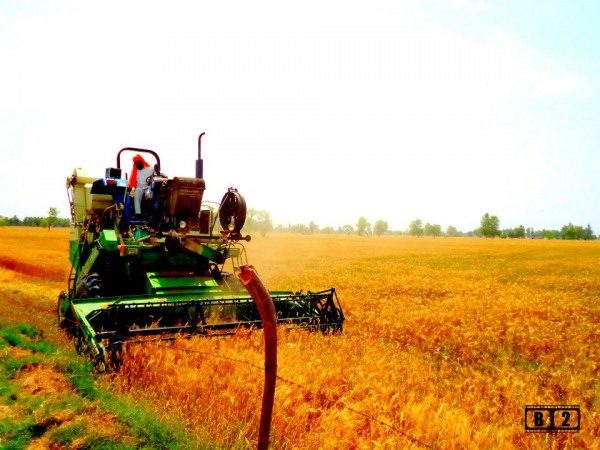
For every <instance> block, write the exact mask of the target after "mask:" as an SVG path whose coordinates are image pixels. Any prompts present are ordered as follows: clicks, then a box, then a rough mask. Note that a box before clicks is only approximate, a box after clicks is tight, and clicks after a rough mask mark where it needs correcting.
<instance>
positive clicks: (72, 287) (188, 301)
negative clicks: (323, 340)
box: [58, 169, 344, 368]
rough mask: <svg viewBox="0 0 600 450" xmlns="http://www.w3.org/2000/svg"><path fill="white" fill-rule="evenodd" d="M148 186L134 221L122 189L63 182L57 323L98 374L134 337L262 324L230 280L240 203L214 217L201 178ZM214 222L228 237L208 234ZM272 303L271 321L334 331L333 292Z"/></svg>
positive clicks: (281, 296) (242, 260) (241, 254)
mask: <svg viewBox="0 0 600 450" xmlns="http://www.w3.org/2000/svg"><path fill="white" fill-rule="evenodd" d="M116 170H120V169H107V173H109V172H111V173H112V171H116ZM118 173H120V172H118ZM156 179H157V180H159V181H157V183H156V187H155V188H154V192H153V193H152V195H153V202H152V209H151V210H150V212H149V214H148V215H147V216H146V217H142V218H141V219H136V220H133V219H128V218H127V217H128V214H127V213H126V212H127V208H131V207H132V205H131V204H130V201H129V198H128V195H127V193H126V194H125V195H123V192H124V191H123V189H124V188H122V186H126V181H124V180H122V179H112V178H106V179H98V180H95V181H92V180H93V179H92V178H90V177H87V176H84V175H82V171H81V169H76V170H75V172H74V175H73V176H72V177H71V178H70V179H68V180H67V186H68V191H69V198H70V199H71V202H70V206H71V213H72V219H73V226H72V228H71V238H70V246H69V260H70V262H71V265H72V270H71V275H70V277H69V286H68V291H67V292H64V293H61V295H60V296H59V301H58V317H59V321H60V323H61V325H63V326H64V327H65V328H67V329H68V330H69V332H70V333H71V334H72V335H73V336H74V337H75V339H76V347H77V349H78V350H79V351H80V352H86V353H89V354H90V355H91V357H92V358H93V360H94V361H95V363H96V364H97V365H98V367H100V368H104V367H106V364H107V363H108V362H109V359H110V355H114V354H115V353H118V350H119V348H120V346H121V345H122V344H123V342H126V341H130V340H132V339H135V340H138V339H139V340H143V339H145V338H146V337H147V336H152V335H154V336H160V337H165V336H167V335H171V336H172V335H174V334H178V333H192V334H201V335H207V336H208V335H215V334H216V335H223V334H231V333H232V332H235V330H236V329H237V328H238V327H240V326H258V327H260V326H261V320H260V315H259V313H258V310H257V309H256V307H255V305H254V303H253V300H252V297H251V296H250V295H249V293H248V292H247V291H246V290H245V289H244V287H243V286H242V284H241V283H240V282H239V280H238V279H237V276H236V274H237V273H238V272H239V270H240V267H241V266H242V265H245V264H247V263H248V262H247V259H246V252H245V248H244V246H243V244H242V243H241V241H242V240H249V237H245V238H244V237H242V235H241V234H240V228H241V226H243V220H244V218H245V203H244V202H243V198H242V197H241V196H239V195H238V194H237V191H235V190H233V191H232V189H230V192H229V194H231V192H234V193H235V195H236V196H237V197H235V198H234V203H236V202H237V206H236V205H233V207H232V206H231V205H229V206H227V207H224V204H225V198H226V197H224V200H223V201H222V202H221V205H220V207H219V210H218V211H216V212H215V211H213V210H210V209H206V208H203V207H202V206H201V196H202V192H203V189H204V181H203V180H202V179H184V178H180V179H177V178H176V179H174V180H175V181H176V182H173V183H171V180H168V179H167V178H165V177H164V176H163V175H162V174H160V175H157V177H156ZM90 186H91V188H90ZM115 186H116V187H115ZM111 189H112V190H111ZM119 189H120V190H119ZM107 192H109V193H112V198H111V197H110V196H109V195H107ZM227 195H228V194H226V196H227ZM240 199H241V200H240ZM240 202H241V203H242V206H243V210H242V209H239V208H238V207H239V206H240V205H239V203H240ZM236 208H238V209H236ZM217 215H219V221H220V224H221V225H222V226H223V227H224V228H227V229H228V230H227V231H219V232H218V233H214V232H213V230H214V228H215V225H216V224H217V222H218V221H217ZM226 225H227V226H226ZM271 296H272V297H273V300H274V304H275V308H276V311H277V320H278V321H279V322H285V323H292V324H295V325H297V326H305V327H309V328H312V329H321V330H323V331H326V330H330V331H337V330H341V328H342V322H343V320H344V316H343V313H342V310H341V307H340V305H339V301H338V300H337V297H336V294H335V290H333V289H329V290H327V291H321V292H315V293H311V292H308V293H305V294H303V293H294V292H291V291H284V292H275V291H274V292H271Z"/></svg>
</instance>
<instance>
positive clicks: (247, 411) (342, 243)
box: [0, 228, 600, 449]
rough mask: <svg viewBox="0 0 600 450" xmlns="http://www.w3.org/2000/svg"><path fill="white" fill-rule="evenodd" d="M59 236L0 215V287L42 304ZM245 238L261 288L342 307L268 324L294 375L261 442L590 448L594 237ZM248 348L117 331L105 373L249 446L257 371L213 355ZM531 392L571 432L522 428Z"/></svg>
mask: <svg viewBox="0 0 600 450" xmlns="http://www.w3.org/2000/svg"><path fill="white" fill-rule="evenodd" d="M10 230H13V231H10ZM14 233H17V236H16V237H15V235H14ZM18 233H25V235H19V234H18ZM48 233H50V234H48ZM61 233H62V234H61ZM31 236H35V238H36V239H39V240H40V241H37V244H36V245H34V244H25V243H26V242H29V240H28V239H29V237H31ZM66 239H67V233H66V232H62V231H61V230H52V232H48V231H46V230H28V231H26V230H17V231H15V229H14V228H13V229H6V230H3V229H1V230H0V265H1V266H2V268H1V270H0V276H2V280H3V281H4V286H5V287H4V288H3V291H2V292H5V290H6V289H11V288H10V287H8V288H6V286H13V288H14V289H17V288H16V287H15V286H16V284H12V285H11V284H10V283H16V281H15V280H16V279H19V280H21V281H20V283H21V284H20V285H19V286H20V287H19V288H18V289H20V290H21V291H23V290H26V289H30V290H31V293H30V294H28V295H29V298H38V299H39V302H40V303H41V304H44V305H46V304H48V305H51V304H53V302H54V301H55V299H56V295H57V292H52V290H53V289H57V287H58V284H59V283H58V281H57V278H60V276H61V275H64V274H66V271H67V270H68V266H67V262H66V258H67V241H66ZM21 240H22V241H23V244H19V242H20V241H21ZM42 241H43V242H44V245H39V243H40V242H42ZM246 248H247V250H248V253H249V259H250V262H251V263H252V264H253V265H254V266H255V267H256V268H257V271H258V273H259V275H260V276H261V278H262V280H263V282H264V283H265V284H266V285H267V287H268V288H269V289H290V290H299V289H304V290H309V289H310V290H321V289H325V288H329V287H335V288H336V289H337V291H338V295H339V297H340V300H341V302H342V306H343V308H344V313H345V315H346V322H345V324H344V333H343V334H342V335H334V336H329V335H322V334H320V333H309V332H306V331H302V330H295V331H286V330H280V333H279V375H280V376H281V377H283V378H285V379H288V380H291V381H293V382H295V383H298V384H299V385H301V386H303V387H300V386H297V385H294V384H290V383H287V382H284V381H282V380H279V381H278V382H277V389H276V396H275V407H274V416H273V427H272V435H271V441H272V446H273V447H274V448H282V449H288V448H289V449H295V448H298V449H301V448H302V449H303V448H311V449H312V448H327V449H329V448H330V449H333V448H390V449H391V448H394V449H395V448H449V449H452V448H457V449H459V448H473V449H475V448H528V449H538V448H539V449H541V448H557V449H558V448H600V438H599V437H598V436H599V435H600V418H599V414H598V409H599V405H600V398H599V394H600V381H599V378H598V367H599V361H600V325H599V324H600V306H599V305H600V304H599V301H600V265H599V262H600V243H596V242H565V241H532V240H499V239H495V240H486V239H476V238H437V239H433V238H411V237H404V236H384V237H358V236H338V235H308V236H302V235H287V234H271V235H268V236H266V237H264V238H261V237H257V238H254V239H253V241H252V242H251V243H248V244H246ZM19 264H21V266H19ZM32 267H39V268H40V273H41V275H39V274H38V275H36V271H35V270H33V271H32V270H31V268H32ZM31 272H33V273H31ZM44 280H47V281H44ZM7 283H8V284H7ZM23 283H29V284H23ZM44 283H46V287H47V289H46V292H44ZM24 286H28V287H24ZM4 300H5V297H4V296H3V297H2V301H4ZM0 312H2V314H4V313H6V314H9V313H10V311H9V308H7V307H6V305H4V308H1V309H0ZM261 352H262V334H261V332H260V331H254V332H247V331H245V332H241V333H239V334H238V335H236V336H233V337H228V338H213V339H201V338H195V339H192V340H179V341H177V342H175V343H173V344H169V343H158V344H156V343H150V344H146V345H143V346H142V345H130V346H127V347H126V350H125V355H124V361H123V365H122V367H121V369H120V371H119V372H118V373H116V374H114V375H112V376H110V382H111V383H112V384H113V385H114V388H115V389H118V390H121V391H122V392H124V393H128V394H134V395H136V396H138V397H140V398H144V399H146V400H147V401H148V402H149V403H150V404H153V405H154V407H155V408H157V409H158V410H159V411H162V412H166V413H168V414H171V415H174V416H176V417H179V418H180V419H181V421H183V422H184V423H185V424H186V426H187V428H188V430H190V431H191V432H192V433H194V432H198V433H208V434H209V435H210V436H211V437H212V438H213V439H214V441H215V442H216V443H217V445H219V446H221V447H224V448H227V447H230V446H232V445H240V444H239V443H240V442H242V443H244V444H242V445H243V446H247V447H252V446H254V445H255V442H256V439H257V433H258V431H257V428H258V427H257V426H258V420H259V415H260V399H261V391H262V377H263V373H262V372H261V371H260V370H259V369H256V368H255V367H252V366H249V365H246V364H242V363H239V362H236V361H232V360H229V359H224V358H223V357H226V358H232V359H236V360H243V361H247V362H250V363H253V364H256V365H261V364H262V353H261ZM528 404H577V405H580V407H581V412H582V422H581V432H580V433H573V434H571V433H562V434H552V435H548V434H538V433H525V432H524V426H523V420H524V419H523V414H524V407H525V405H528ZM367 416H368V417H367Z"/></svg>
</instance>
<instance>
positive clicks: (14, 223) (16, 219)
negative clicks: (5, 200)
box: [8, 216, 23, 226]
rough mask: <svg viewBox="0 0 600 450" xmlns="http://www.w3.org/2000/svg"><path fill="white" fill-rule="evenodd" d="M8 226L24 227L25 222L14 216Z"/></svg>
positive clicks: (9, 220)
mask: <svg viewBox="0 0 600 450" xmlns="http://www.w3.org/2000/svg"><path fill="white" fill-rule="evenodd" d="M8 224H9V225H13V226H15V225H23V222H22V221H21V219H19V218H18V217H17V216H12V217H11V218H10V219H8Z"/></svg>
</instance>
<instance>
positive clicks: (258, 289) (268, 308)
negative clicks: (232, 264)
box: [238, 265, 277, 450]
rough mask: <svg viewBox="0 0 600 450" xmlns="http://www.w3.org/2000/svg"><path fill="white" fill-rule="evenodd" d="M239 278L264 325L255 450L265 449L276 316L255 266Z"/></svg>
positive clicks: (270, 410)
mask: <svg viewBox="0 0 600 450" xmlns="http://www.w3.org/2000/svg"><path fill="white" fill-rule="evenodd" d="M238 276H239V278H240V280H241V282H242V284H243V285H244V287H245V288H246V290H247V291H248V292H249V293H250V295H251V296H252V299H253V300H254V303H255V304H256V307H257V308H258V312H259V313H260V318H261V319H262V324H263V325H262V326H263V334H264V341H265V382H264V389H263V398H262V408H261V411H260V428H259V430H258V449H259V450H266V449H268V448H269V435H270V433H271V416H272V414H273V401H274V399H275V381H276V380H277V317H276V313H275V305H274V304H273V300H272V299H271V296H270V295H269V291H267V289H266V288H265V286H264V285H263V284H262V282H261V281H260V278H259V277H258V274H257V273H256V271H255V270H254V267H253V266H251V265H245V266H241V272H240V274H239V275H238Z"/></svg>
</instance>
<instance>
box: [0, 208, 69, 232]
mask: <svg viewBox="0 0 600 450" xmlns="http://www.w3.org/2000/svg"><path fill="white" fill-rule="evenodd" d="M69 225H71V219H64V218H62V217H58V209H57V208H55V207H52V206H51V207H50V208H49V209H48V215H47V216H46V217H25V218H24V219H22V220H21V219H19V218H18V217H17V216H12V217H3V216H0V227H6V226H12V227H15V226H16V227H18V226H23V227H48V228H51V227H68V226H69Z"/></svg>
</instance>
